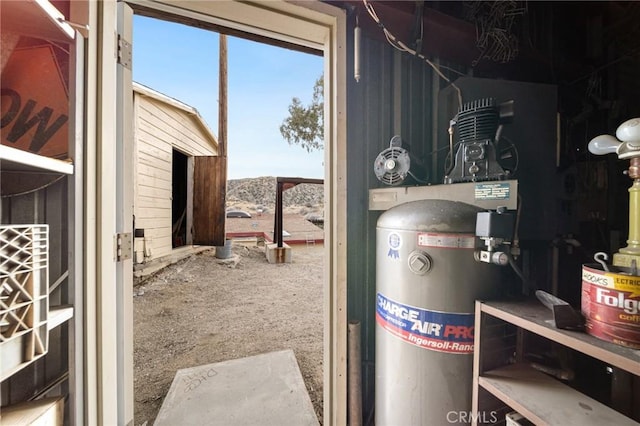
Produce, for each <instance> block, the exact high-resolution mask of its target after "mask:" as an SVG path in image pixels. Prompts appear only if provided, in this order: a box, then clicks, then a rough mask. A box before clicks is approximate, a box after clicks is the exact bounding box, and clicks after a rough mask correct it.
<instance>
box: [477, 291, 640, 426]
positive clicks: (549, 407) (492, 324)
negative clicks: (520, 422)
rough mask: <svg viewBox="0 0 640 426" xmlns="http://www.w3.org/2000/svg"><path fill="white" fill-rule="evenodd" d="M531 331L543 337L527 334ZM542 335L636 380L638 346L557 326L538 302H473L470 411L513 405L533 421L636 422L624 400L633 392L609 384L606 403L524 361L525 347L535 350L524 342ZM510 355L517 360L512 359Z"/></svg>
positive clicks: (564, 424)
mask: <svg viewBox="0 0 640 426" xmlns="http://www.w3.org/2000/svg"><path fill="white" fill-rule="evenodd" d="M532 335H537V336H539V337H542V338H543V339H539V338H538V339H530V337H531V336H532ZM528 336H529V337H528ZM545 339H546V341H547V342H548V343H549V344H551V343H553V344H555V345H561V346H564V347H565V348H568V349H572V350H574V351H577V352H580V353H582V354H585V355H588V356H590V357H592V358H594V359H596V360H599V361H602V362H603V363H605V364H606V365H610V366H612V367H614V368H615V369H616V370H617V371H618V372H619V374H621V375H622V376H621V377H624V376H625V375H626V376H627V377H629V380H631V381H633V382H634V383H640V351H638V350H634V349H630V348H627V347H624V346H619V345H615V344H613V343H610V342H606V341H604V340H600V339H598V338H596V337H594V336H591V335H589V334H586V333H584V332H579V331H568V330H560V329H558V328H556V327H555V323H554V322H553V314H552V312H551V310H550V309H548V308H546V307H544V306H543V305H542V304H540V303H539V302H538V301H531V300H529V301H507V302H480V301H478V302H476V317H475V351H474V354H473V390H472V414H473V415H479V414H482V413H487V412H491V413H500V412H502V411H505V410H509V411H512V410H515V411H517V412H518V413H519V414H520V415H522V416H524V417H526V418H527V419H528V420H529V421H531V422H533V423H534V424H536V425H560V426H573V425H576V426H577V425H580V426H582V425H594V426H596V425H616V426H617V425H639V424H640V423H637V422H636V421H635V420H633V419H635V418H636V417H637V412H636V411H634V410H632V409H631V405H630V404H631V398H637V397H636V396H634V395H635V391H634V393H632V394H631V395H629V394H628V391H627V390H623V388H621V387H618V388H617V390H616V391H615V392H614V389H613V387H612V389H610V393H611V398H612V403H611V405H610V406H608V405H606V404H603V403H600V402H598V401H596V400H595V399H593V398H591V397H589V396H587V395H585V394H584V393H582V392H580V391H578V390H576V389H574V388H572V387H571V386H569V385H567V384H565V383H564V382H562V381H560V380H558V379H556V378H555V377H553V376H551V375H547V374H545V373H543V372H541V371H539V370H537V369H534V368H533V367H532V366H530V364H528V363H527V362H526V359H527V356H526V354H527V353H528V351H530V350H531V349H533V350H534V351H535V350H537V349H535V348H531V347H530V343H532V342H537V343H536V344H539V343H541V342H543V340H545ZM543 346H544V344H543ZM554 347H555V346H554ZM558 348H560V347H558ZM540 350H543V349H540ZM514 359H515V360H517V361H518V363H516V364H513V360H514ZM623 370H624V371H623ZM581 374H584V371H583V372H582V373H581ZM583 378H584V377H583ZM621 392H622V393H625V394H624V395H623V394H621ZM614 393H615V396H614ZM625 404H627V405H625ZM613 407H616V408H615V409H614V408H613ZM623 413H624V414H623ZM627 416H630V417H627ZM631 417H633V419H632V418H631ZM472 424H473V425H474V426H475V425H477V424H479V422H477V421H472Z"/></svg>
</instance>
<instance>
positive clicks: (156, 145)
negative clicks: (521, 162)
mask: <svg viewBox="0 0 640 426" xmlns="http://www.w3.org/2000/svg"><path fill="white" fill-rule="evenodd" d="M134 111H135V145H136V148H135V152H136V173H135V180H136V184H135V205H134V215H135V227H136V228H138V229H144V232H145V234H144V235H145V240H146V241H145V242H146V254H147V255H149V256H148V257H147V258H146V260H152V259H157V258H159V257H162V256H166V255H169V254H170V253H171V250H172V244H171V231H172V223H171V222H172V221H171V197H172V176H171V173H172V171H171V170H172V158H173V149H176V150H178V151H180V152H182V153H183V154H185V155H187V156H188V157H195V156H204V155H215V154H216V152H215V149H214V147H213V146H212V145H211V142H210V140H209V139H208V138H207V137H206V135H205V134H204V132H203V131H202V128H201V126H200V125H199V124H198V121H197V119H196V118H195V117H194V116H193V115H192V114H189V113H187V112H186V111H183V110H181V109H178V108H175V107H173V106H171V105H168V104H165V103H163V102H159V101H157V100H155V99H153V98H150V97H147V96H141V95H139V94H137V93H135V98H134Z"/></svg>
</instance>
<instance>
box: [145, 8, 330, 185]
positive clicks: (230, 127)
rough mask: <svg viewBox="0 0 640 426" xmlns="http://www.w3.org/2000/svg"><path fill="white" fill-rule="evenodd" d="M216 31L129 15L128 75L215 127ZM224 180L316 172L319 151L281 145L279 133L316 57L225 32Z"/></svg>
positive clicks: (310, 80)
mask: <svg viewBox="0 0 640 426" xmlns="http://www.w3.org/2000/svg"><path fill="white" fill-rule="evenodd" d="M218 55H219V37H218V34H217V33H214V32H211V31H206V30H202V29H198V28H192V27H188V26H184V25H181V24H175V23H170V22H165V21H160V20H156V19H152V18H147V17H142V16H137V15H136V16H134V21H133V80H134V81H136V82H138V83H140V84H143V85H145V86H147V87H150V88H151V89H154V90H156V91H158V92H161V93H163V94H165V95H167V96H170V97H172V98H175V99H178V100H179V101H181V102H184V103H186V104H188V105H190V106H192V107H194V108H196V109H197V110H198V112H199V113H200V115H201V116H202V117H203V118H204V120H205V122H206V123H207V125H208V126H209V128H210V129H211V130H212V131H213V133H214V134H215V135H216V136H217V134H218V72H219V71H218V70H219V65H218V63H219V62H218V61H219V56H218ZM227 62H228V63H227V74H228V76H227V84H228V88H227V97H228V101H227V102H228V106H227V157H228V166H227V167H228V168H227V177H228V179H239V178H247V177H260V176H287V177H303V178H320V179H321V178H323V177H324V153H323V152H322V151H314V152H312V153H308V152H307V151H306V150H305V149H304V148H302V147H300V146H298V145H289V144H288V142H287V141H286V140H285V139H284V138H283V137H282V135H281V134H280V130H279V128H280V125H281V124H282V122H283V121H284V119H285V118H287V117H288V114H289V113H288V107H289V104H290V103H291V99H292V98H293V97H298V98H300V100H301V101H302V103H303V105H307V104H309V103H310V102H311V97H312V95H313V85H314V83H315V81H316V79H317V78H318V77H319V76H320V75H322V71H323V58H322V57H321V56H315V55H310V54H306V53H301V52H295V51H292V50H288V49H283V48H279V47H274V46H269V45H267V44H263V43H257V42H253V41H249V40H244V39H241V38H237V37H230V36H228V37H227Z"/></svg>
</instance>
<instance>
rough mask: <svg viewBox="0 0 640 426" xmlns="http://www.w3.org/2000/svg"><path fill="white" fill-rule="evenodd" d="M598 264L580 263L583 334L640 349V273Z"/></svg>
mask: <svg viewBox="0 0 640 426" xmlns="http://www.w3.org/2000/svg"><path fill="white" fill-rule="evenodd" d="M610 269H611V271H609V272H607V271H604V270H602V269H601V267H600V265H599V264H593V265H582V300H581V304H582V314H583V315H584V317H585V321H586V327H585V330H586V332H587V333H589V334H591V335H593V336H595V337H598V338H600V339H602V340H606V341H609V342H613V343H616V344H618V345H622V346H627V347H630V348H634V349H640V276H636V275H630V274H627V273H625V271H624V270H623V269H624V268H616V267H611V268H610Z"/></svg>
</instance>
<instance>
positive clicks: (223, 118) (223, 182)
mask: <svg viewBox="0 0 640 426" xmlns="http://www.w3.org/2000/svg"><path fill="white" fill-rule="evenodd" d="M219 69H220V71H219V76H218V78H219V80H218V87H219V90H218V92H219V93H218V96H219V98H218V157H222V158H221V159H220V160H221V162H220V163H219V166H222V167H218V169H216V171H215V173H217V175H218V179H217V181H218V185H220V188H221V189H222V191H221V192H222V193H223V195H222V197H220V200H219V209H220V213H219V214H220V216H221V220H220V221H219V223H221V225H222V234H223V235H224V236H225V237H226V235H227V232H226V204H227V197H226V194H227V163H228V162H227V36H226V35H225V34H220V64H219ZM224 244H225V239H224V238H223V239H222V245H224Z"/></svg>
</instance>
